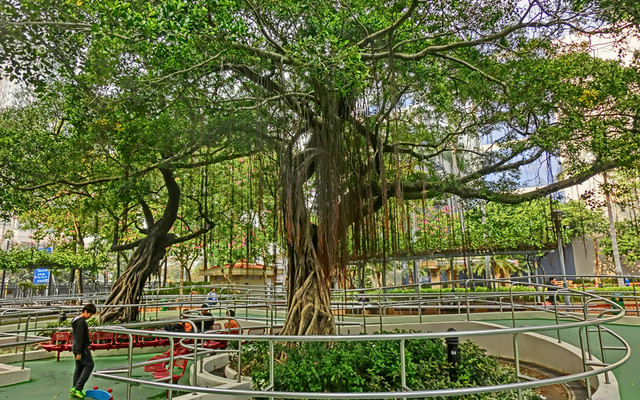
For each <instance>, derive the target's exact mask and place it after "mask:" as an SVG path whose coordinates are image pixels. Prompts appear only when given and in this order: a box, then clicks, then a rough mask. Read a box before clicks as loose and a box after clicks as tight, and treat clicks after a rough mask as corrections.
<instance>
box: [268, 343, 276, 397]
mask: <svg viewBox="0 0 640 400" xmlns="http://www.w3.org/2000/svg"><path fill="white" fill-rule="evenodd" d="M274 358H275V354H273V339H269V387H270V388H271V391H273V389H274V387H273V386H274V385H275V377H274V367H273V365H274ZM269 399H270V400H273V397H269Z"/></svg>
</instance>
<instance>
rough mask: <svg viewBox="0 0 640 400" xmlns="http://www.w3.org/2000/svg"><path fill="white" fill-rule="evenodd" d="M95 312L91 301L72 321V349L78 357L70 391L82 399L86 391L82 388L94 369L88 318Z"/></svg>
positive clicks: (72, 394) (76, 357)
mask: <svg viewBox="0 0 640 400" xmlns="http://www.w3.org/2000/svg"><path fill="white" fill-rule="evenodd" d="M95 313H96V306H95V305H94V304H91V303H89V304H87V305H85V306H84V307H83V308H82V313H80V315H78V316H77V317H75V318H74V319H73V321H71V328H72V329H73V345H72V347H71V350H72V351H73V355H74V356H75V359H76V369H75V371H74V372H73V386H72V387H71V390H69V392H71V396H74V397H77V398H80V399H84V396H85V392H84V391H83V390H82V389H83V388H84V384H85V383H86V382H87V379H89V376H91V371H93V357H91V351H90V350H89V345H90V344H91V339H90V337H89V325H87V320H88V319H89V318H91V317H92V316H93V314H95Z"/></svg>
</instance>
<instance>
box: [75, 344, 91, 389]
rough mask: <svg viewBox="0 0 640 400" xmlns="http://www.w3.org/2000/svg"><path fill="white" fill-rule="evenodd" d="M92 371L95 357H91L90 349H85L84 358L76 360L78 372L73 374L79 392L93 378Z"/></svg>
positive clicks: (83, 351)
mask: <svg viewBox="0 0 640 400" xmlns="http://www.w3.org/2000/svg"><path fill="white" fill-rule="evenodd" d="M91 371H93V357H91V351H90V350H89V349H84V350H82V358H80V360H76V370H75V371H74V372H73V386H74V387H75V388H76V389H78V390H82V389H83V388H84V384H85V383H87V380H88V379H89V377H90V376H91Z"/></svg>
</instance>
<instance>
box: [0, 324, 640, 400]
mask: <svg viewBox="0 0 640 400" xmlns="http://www.w3.org/2000/svg"><path fill="white" fill-rule="evenodd" d="M167 314H169V313H167ZM167 316H168V315H167ZM243 316H244V315H242V316H241V317H243ZM522 316H523V315H519V318H522ZM440 317H441V316H433V318H434V319H435V320H437V319H440ZM457 317H459V318H460V319H464V318H465V316H464V315H459V316H457ZM474 317H475V316H474ZM496 318H500V317H497V316H496V314H493V316H492V317H491V318H488V319H485V321H487V322H493V323H496V324H501V325H505V326H511V319H510V314H509V313H505V318H507V319H496ZM473 319H474V320H475V319H476V318H473ZM346 320H347V321H349V320H353V321H355V320H360V321H361V319H360V318H349V317H347V318H346ZM383 320H384V322H383V323H384V324H385V325H386V324H398V323H401V322H416V321H417V319H416V317H415V316H405V317H395V318H390V317H384V318H383ZM625 321H627V322H629V324H627V325H622V324H611V325H609V326H608V327H609V328H610V329H612V330H613V331H615V332H616V333H618V334H619V335H620V336H622V337H623V338H624V339H625V340H626V341H627V342H628V343H629V344H630V346H631V349H632V352H631V357H630V359H629V361H627V363H626V364H624V365H623V366H621V367H620V368H618V369H616V370H615V371H614V374H615V376H616V378H617V379H618V383H619V387H620V396H621V399H622V400H635V399H638V398H640V395H638V393H637V386H640V378H639V375H638V371H640V322H638V321H640V319H638V318H630V319H627V318H625ZM378 322H379V319H378V317H372V318H367V323H368V324H370V329H371V332H373V331H375V330H377V326H376V324H377V323H378ZM549 323H550V321H549V320H545V319H520V320H519V325H520V326H524V325H529V326H540V325H546V324H549ZM539 333H541V334H546V335H548V336H550V337H553V338H556V331H547V332H539ZM561 335H562V339H563V340H566V341H567V342H569V343H571V344H573V345H576V346H578V345H579V339H578V335H577V330H573V329H572V330H564V331H562V333H561ZM591 335H592V339H593V343H595V334H591ZM610 344H611V343H610ZM616 345H617V343H616ZM608 354H613V353H611V352H610V353H608ZM594 355H595V356H596V357H597V356H598V354H597V353H596V354H594ZM151 356H152V354H143V355H136V356H134V362H140V361H144V360H147V359H148V358H150V357H151ZM95 361H96V368H97V369H103V368H109V367H116V366H123V365H126V363H127V358H126V356H109V357H100V358H95ZM607 361H612V360H611V359H608V360H607ZM26 366H27V367H28V368H31V381H30V382H26V383H22V384H18V385H13V386H10V387H4V388H2V387H0V400H5V399H6V400H15V399H20V400H21V399H30V400H49V399H71V397H70V395H69V388H70V387H71V379H72V374H73V368H74V363H73V360H72V359H71V358H63V359H61V361H60V362H56V361H55V359H50V360H43V361H28V362H27V364H26ZM138 376H140V377H143V379H150V378H151V377H150V373H146V372H144V371H143V370H142V369H138ZM187 382H188V371H187V373H186V374H185V376H183V377H182V378H181V380H180V383H183V384H186V383H187ZM93 386H99V387H100V389H107V388H108V387H112V388H113V390H114V392H113V394H114V400H123V399H126V393H127V386H126V384H123V383H117V382H114V381H107V380H104V379H98V378H95V377H92V378H90V379H89V382H88V383H87V386H86V387H85V389H91V388H92V387H93ZM176 395H178V393H175V392H174V397H175V396H176ZM131 398H132V399H136V400H151V399H164V398H165V391H163V390H159V389H155V388H149V387H143V386H133V387H132V397H131Z"/></svg>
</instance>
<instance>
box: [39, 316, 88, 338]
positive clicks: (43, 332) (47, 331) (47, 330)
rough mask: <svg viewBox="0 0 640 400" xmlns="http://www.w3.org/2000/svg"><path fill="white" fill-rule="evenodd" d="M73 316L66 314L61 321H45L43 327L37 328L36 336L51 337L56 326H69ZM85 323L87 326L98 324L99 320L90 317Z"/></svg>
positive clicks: (56, 329) (56, 328)
mask: <svg viewBox="0 0 640 400" xmlns="http://www.w3.org/2000/svg"><path fill="white" fill-rule="evenodd" d="M73 318H75V315H72V316H68V317H67V319H66V320H64V321H62V322H59V321H55V322H47V323H46V324H45V326H44V327H42V328H39V329H38V336H47V337H51V335H53V332H56V331H58V330H59V329H58V328H71V321H72V320H73ZM87 325H89V327H95V326H100V321H99V320H98V318H90V319H88V320H87Z"/></svg>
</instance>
